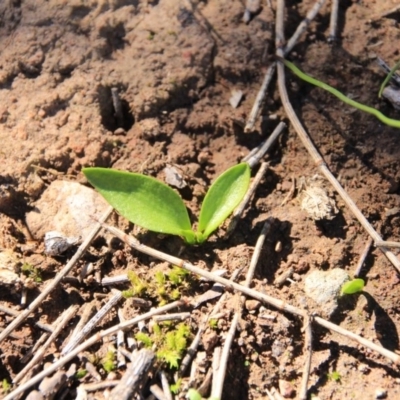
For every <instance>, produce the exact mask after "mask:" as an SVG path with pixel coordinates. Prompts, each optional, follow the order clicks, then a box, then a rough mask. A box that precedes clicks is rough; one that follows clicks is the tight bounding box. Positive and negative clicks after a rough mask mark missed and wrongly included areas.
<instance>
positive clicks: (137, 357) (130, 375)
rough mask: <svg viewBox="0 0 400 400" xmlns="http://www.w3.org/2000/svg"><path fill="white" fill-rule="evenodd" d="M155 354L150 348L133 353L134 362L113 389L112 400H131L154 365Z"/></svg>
mask: <svg viewBox="0 0 400 400" xmlns="http://www.w3.org/2000/svg"><path fill="white" fill-rule="evenodd" d="M154 359H155V354H154V353H153V352H152V351H151V350H148V349H142V350H140V351H138V352H137V353H136V354H133V355H132V363H131V365H130V366H129V367H128V368H127V370H126V371H125V374H124V376H123V377H122V378H121V380H120V381H119V383H118V385H117V386H115V388H114V389H113V390H112V391H111V394H110V399H112V400H129V399H131V398H132V395H133V394H134V393H135V392H136V391H137V390H138V388H139V385H140V384H141V383H142V381H143V380H144V379H145V378H146V376H147V373H148V371H149V369H150V368H151V366H152V365H153V362H154Z"/></svg>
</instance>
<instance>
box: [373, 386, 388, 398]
mask: <svg viewBox="0 0 400 400" xmlns="http://www.w3.org/2000/svg"><path fill="white" fill-rule="evenodd" d="M386 396H387V391H386V390H385V389H381V388H379V389H376V390H375V398H376V399H386Z"/></svg>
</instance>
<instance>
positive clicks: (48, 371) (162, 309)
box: [3, 300, 185, 400]
mask: <svg viewBox="0 0 400 400" xmlns="http://www.w3.org/2000/svg"><path fill="white" fill-rule="evenodd" d="M184 304H185V302H184V301H182V300H179V301H174V302H173V303H170V304H167V305H165V306H163V307H159V308H156V309H154V310H151V311H149V312H147V313H145V314H142V315H139V316H137V317H135V318H133V319H130V320H127V321H125V322H123V323H120V324H117V325H114V326H112V327H111V328H108V329H106V330H104V331H101V332H98V333H96V334H94V335H93V336H91V337H90V338H89V339H87V340H86V341H85V342H83V343H82V344H80V345H79V346H77V347H75V349H73V350H72V351H71V352H69V353H68V354H67V355H65V356H64V357H62V358H60V359H59V360H57V361H56V362H54V363H53V364H52V365H51V366H50V367H48V368H46V369H45V370H43V371H42V372H40V373H39V374H37V375H35V376H34V377H33V378H31V379H30V380H29V381H27V382H25V383H24V384H23V385H21V386H19V387H18V388H16V389H15V390H13V391H12V392H11V393H9V394H8V395H7V396H6V397H4V399H3V400H14V399H15V398H16V397H17V396H18V395H19V394H21V393H23V392H25V390H27V389H29V388H30V387H32V386H33V385H36V383H38V382H40V381H41V380H42V379H43V378H45V377H46V376H48V375H50V374H52V373H53V372H54V371H57V370H58V369H59V368H61V367H62V366H64V365H65V364H66V363H67V362H68V361H71V360H72V359H73V358H75V357H76V356H77V355H78V354H79V353H80V352H82V351H83V350H86V349H87V348H88V347H90V346H93V345H94V344H95V343H98V342H99V341H100V340H101V339H102V338H104V337H106V336H109V335H112V334H114V333H116V332H118V331H119V330H120V329H127V328H130V327H132V326H134V325H136V324H138V323H139V322H141V321H144V320H146V319H149V318H152V317H153V316H154V315H157V314H162V313H164V312H167V311H169V310H172V309H174V308H176V307H180V306H182V305H184Z"/></svg>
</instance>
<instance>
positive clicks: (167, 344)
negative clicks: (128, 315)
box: [135, 323, 190, 368]
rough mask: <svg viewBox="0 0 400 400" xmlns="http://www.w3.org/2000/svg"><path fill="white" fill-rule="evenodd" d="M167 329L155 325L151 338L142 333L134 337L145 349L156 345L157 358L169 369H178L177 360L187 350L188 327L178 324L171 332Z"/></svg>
mask: <svg viewBox="0 0 400 400" xmlns="http://www.w3.org/2000/svg"><path fill="white" fill-rule="evenodd" d="M167 329H168V328H167V327H165V326H163V327H161V326H160V325H157V324H155V325H154V326H153V334H152V335H151V336H149V335H147V334H146V333H143V332H138V333H137V334H136V335H135V338H136V340H138V341H140V342H142V343H143V344H144V346H145V347H147V348H151V347H153V346H154V345H156V348H157V353H156V355H157V358H158V359H159V360H161V361H162V362H165V363H167V364H169V367H170V368H178V366H179V360H180V359H181V358H182V355H183V352H184V351H185V350H186V348H187V337H188V336H189V335H190V327H189V326H188V325H186V324H183V323H182V324H179V325H178V327H177V328H176V329H175V330H173V331H167Z"/></svg>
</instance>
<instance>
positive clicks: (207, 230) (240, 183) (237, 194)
mask: <svg viewBox="0 0 400 400" xmlns="http://www.w3.org/2000/svg"><path fill="white" fill-rule="evenodd" d="M249 184H250V167H249V164H247V163H241V164H238V165H235V166H233V167H231V168H229V169H228V170H226V171H225V172H224V173H223V174H222V175H220V176H219V177H218V178H217V180H216V181H215V182H214V183H213V184H212V185H211V187H210V189H209V190H208V192H207V194H206V197H205V198H204V201H203V205H202V206H201V211H200V218H199V227H198V241H199V242H200V243H201V242H204V241H205V240H206V239H207V238H208V237H209V236H210V235H211V233H212V232H214V231H215V230H216V229H217V228H218V226H219V225H220V224H221V223H222V222H223V221H225V219H226V218H227V217H228V216H229V215H230V214H231V213H232V211H233V210H234V208H235V207H236V206H237V205H238V204H239V203H240V201H241V200H242V199H243V197H244V195H245V194H246V191H247V189H248V187H249Z"/></svg>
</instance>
